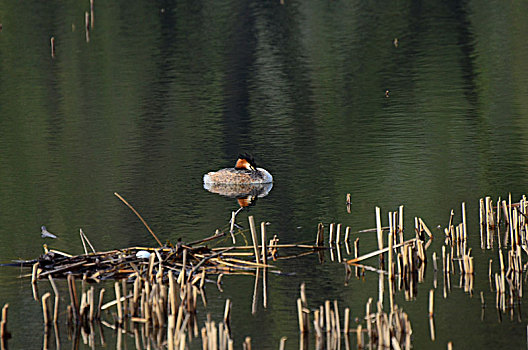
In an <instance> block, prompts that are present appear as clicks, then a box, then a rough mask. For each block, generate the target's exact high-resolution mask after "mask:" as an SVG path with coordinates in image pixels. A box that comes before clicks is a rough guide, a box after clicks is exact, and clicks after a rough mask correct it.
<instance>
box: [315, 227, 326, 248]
mask: <svg viewBox="0 0 528 350" xmlns="http://www.w3.org/2000/svg"><path fill="white" fill-rule="evenodd" d="M315 245H316V246H317V247H322V246H324V225H323V223H321V222H320V223H319V224H318V225H317V236H316V238H315Z"/></svg>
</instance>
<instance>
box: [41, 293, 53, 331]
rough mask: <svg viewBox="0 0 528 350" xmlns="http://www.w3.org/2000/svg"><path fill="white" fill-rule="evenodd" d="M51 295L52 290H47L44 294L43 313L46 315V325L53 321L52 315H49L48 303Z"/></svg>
mask: <svg viewBox="0 0 528 350" xmlns="http://www.w3.org/2000/svg"><path fill="white" fill-rule="evenodd" d="M50 296H51V293H50V292H47V293H46V294H44V295H43V296H42V315H43V316H44V325H46V327H48V326H49V324H50V323H51V319H50V315H49V305H48V299H49V297H50Z"/></svg>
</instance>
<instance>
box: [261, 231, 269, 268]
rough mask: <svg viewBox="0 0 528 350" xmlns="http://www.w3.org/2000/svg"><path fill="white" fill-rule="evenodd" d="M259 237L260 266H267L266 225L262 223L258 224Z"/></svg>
mask: <svg viewBox="0 0 528 350" xmlns="http://www.w3.org/2000/svg"><path fill="white" fill-rule="evenodd" d="M260 236H261V238H262V240H261V242H262V249H261V252H262V264H264V265H267V264H268V248H267V247H266V223H265V222H264V221H263V222H261V223H260Z"/></svg>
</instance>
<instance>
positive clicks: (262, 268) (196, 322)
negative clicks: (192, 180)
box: [0, 194, 528, 350]
mask: <svg viewBox="0 0 528 350" xmlns="http://www.w3.org/2000/svg"><path fill="white" fill-rule="evenodd" d="M116 195H117V194H116ZM122 200H123V201H124V199H122ZM124 202H125V204H127V205H129V204H128V203H126V201H124ZM479 203H480V206H479V217H480V239H481V248H482V249H483V250H492V249H496V254H497V258H496V259H489V268H488V271H489V272H488V275H489V276H488V277H489V286H490V291H491V292H492V293H494V294H495V307H496V309H497V311H499V312H498V315H499V320H500V319H501V317H502V315H503V314H506V313H509V314H510V317H511V318H512V319H513V318H514V317H515V315H517V317H518V319H519V321H520V320H521V312H520V304H521V298H522V295H523V286H522V284H523V272H524V271H525V270H526V268H527V265H528V264H526V263H523V261H522V251H523V250H524V251H525V252H527V253H528V249H527V243H528V216H527V214H526V213H527V212H528V202H527V201H526V196H523V197H522V198H521V200H520V201H519V202H518V203H513V202H512V199H511V195H510V196H509V198H508V200H507V201H506V200H501V199H500V198H499V199H498V200H497V201H496V202H495V201H493V200H492V199H491V198H490V197H485V198H483V199H481V200H480V201H479ZM350 204H351V201H350V197H349V196H348V197H347V206H350ZM129 206H130V205H129ZM130 207H131V206H130ZM131 209H132V210H133V211H134V212H135V213H136V215H138V217H139V218H140V219H141V220H142V222H143V223H144V224H145V226H146V227H147V229H148V230H149V232H150V233H151V234H152V235H153V237H154V238H155V239H156V242H157V243H158V245H159V247H157V248H151V247H131V248H125V249H119V250H111V251H106V252H97V251H96V250H95V249H94V247H93V246H92V244H91V243H90V241H89V239H88V237H87V236H86V235H85V234H84V233H83V232H82V230H81V231H80V236H81V240H82V243H83V247H84V251H85V254H82V255H76V256H72V255H69V254H66V253H63V252H60V251H57V250H53V249H47V247H45V253H44V254H43V255H42V256H41V257H39V258H37V259H34V260H27V261H17V262H16V264H17V265H21V266H26V267H31V268H32V273H31V285H32V288H33V293H34V299H35V300H37V301H39V302H40V303H41V305H42V319H43V323H44V325H45V332H44V340H43V348H45V349H47V348H50V344H51V335H52V334H53V333H54V334H55V342H56V346H55V347H56V348H59V347H60V344H59V339H60V337H59V330H58V328H59V327H58V320H59V317H64V315H65V316H66V322H67V324H68V325H69V327H68V332H69V333H70V334H71V336H72V337H73V339H75V340H74V341H77V342H79V341H80V339H82V340H83V342H84V343H85V344H87V345H89V346H90V347H92V348H95V344H96V342H98V340H97V334H96V333H97V330H99V339H100V340H99V342H100V343H101V344H102V345H104V344H105V340H104V333H103V329H104V328H110V329H112V330H113V331H115V332H116V335H117V341H118V348H121V347H120V346H121V342H122V340H123V337H131V338H133V339H134V342H135V344H136V348H155V349H171V350H172V349H185V348H187V347H188V346H189V345H190V343H191V342H193V341H194V342H201V345H202V348H203V349H226V350H229V349H233V348H234V347H235V340H234V338H233V336H232V329H231V308H232V304H231V301H230V300H229V299H227V300H226V301H225V308H224V315H223V318H221V320H219V321H213V317H212V316H211V315H210V314H207V316H206V319H205V320H204V317H203V316H202V321H200V319H199V317H198V313H199V311H198V309H201V307H200V306H199V305H200V304H201V305H202V307H203V309H206V307H207V298H206V294H205V286H206V284H209V285H215V286H216V287H217V288H218V289H219V290H222V289H221V288H222V287H221V285H222V278H223V277H224V276H229V275H232V274H243V275H249V276H254V278H255V288H254V295H253V304H252V312H253V313H255V311H256V300H257V299H258V297H257V291H258V290H259V287H258V286H259V283H260V280H262V284H263V288H262V289H263V291H262V293H263V296H262V300H263V306H264V308H266V307H267V287H266V284H267V282H266V281H267V277H266V276H267V274H268V273H270V272H272V273H276V274H282V272H281V271H280V270H279V269H278V268H277V267H275V266H273V265H272V263H274V262H277V261H280V260H283V259H295V258H299V257H302V256H305V255H309V254H317V255H318V257H319V261H320V262H321V263H322V262H324V260H325V254H329V256H330V261H332V262H336V263H341V264H343V266H345V285H346V284H348V283H349V281H350V280H351V279H352V278H353V276H355V277H356V278H364V276H365V274H366V272H373V273H376V274H377V275H378V279H379V287H378V293H379V295H378V298H377V302H376V303H374V301H373V298H370V299H369V300H368V302H367V303H366V305H365V311H366V312H365V315H361V316H356V317H353V316H352V315H351V309H350V308H344V309H343V308H340V306H339V305H338V301H337V300H325V301H324V302H323V303H322V304H321V305H318V306H314V305H309V304H308V300H307V297H306V286H305V285H304V283H303V284H302V285H301V287H300V295H299V297H298V298H297V299H296V301H292V305H296V310H297V319H298V323H299V333H300V338H299V348H300V349H307V348H308V344H309V343H310V342H311V339H313V340H314V342H315V348H316V349H340V346H341V343H342V341H344V343H345V346H346V349H349V348H350V340H351V339H350V337H351V336H354V335H355V343H356V344H357V348H358V349H362V348H366V347H368V348H374V347H377V348H387V349H410V348H411V347H412V344H411V342H412V327H411V323H410V320H409V317H408V315H407V314H406V313H405V312H404V311H403V310H402V309H401V308H400V307H399V306H398V305H396V303H395V302H394V296H395V294H396V292H398V291H400V292H401V293H402V294H403V296H404V298H405V300H414V299H415V298H416V297H417V292H418V284H420V283H423V282H424V281H425V272H426V267H427V265H428V262H432V264H431V265H432V269H433V286H432V287H433V288H431V289H430V290H429V295H428V297H429V308H428V312H427V313H426V315H427V316H428V319H429V328H430V337H431V340H432V341H435V339H436V337H437V335H436V332H435V326H434V317H435V307H434V304H435V295H436V294H437V293H436V289H437V288H438V281H437V279H438V278H437V274H438V273H439V272H440V273H442V275H443V282H444V283H443V294H442V295H443V297H444V299H445V298H448V297H449V294H450V293H451V288H452V281H451V280H452V278H454V276H455V274H457V273H458V274H459V276H460V282H459V288H460V289H462V290H464V292H466V293H467V294H468V295H470V296H472V295H473V293H474V291H473V281H474V275H475V268H474V264H475V261H474V257H473V253H472V248H470V247H469V241H470V239H471V238H472V236H470V235H469V234H468V230H467V223H466V205H465V203H462V204H461V218H460V222H459V223H455V222H454V221H455V211H454V210H451V213H450V215H449V221H448V224H447V226H446V227H445V229H444V234H445V236H444V241H443V245H442V247H441V252H440V251H438V252H437V251H435V252H432V254H431V255H429V259H428V254H427V250H428V248H429V247H430V244H431V240H432V238H433V234H432V232H431V230H430V229H429V228H428V226H427V225H426V224H425V222H424V220H423V219H422V218H419V217H415V218H414V232H412V236H411V237H404V236H405V235H404V233H405V232H404V221H403V206H400V207H399V208H397V210H395V211H389V212H388V213H387V218H388V222H387V223H388V224H387V226H383V225H382V220H381V216H382V215H381V209H380V208H377V207H376V208H375V217H376V227H374V228H369V229H365V230H360V231H352V229H351V228H350V227H348V226H345V225H343V224H340V223H330V224H328V225H326V226H325V225H324V224H322V223H320V224H319V225H318V227H317V231H316V237H315V242H313V243H309V242H301V243H295V244H284V243H279V238H278V237H277V236H276V235H273V236H272V238H271V239H269V237H267V233H266V224H265V223H264V222H263V223H261V224H260V237H259V232H258V228H259V226H257V225H256V224H255V221H254V218H253V217H251V216H250V217H249V220H248V224H249V225H248V226H249V230H248V231H246V232H245V233H247V237H249V239H245V241H246V242H245V244H244V245H230V246H221V243H222V242H224V241H225V240H224V238H227V239H229V238H231V239H232V240H233V242H235V235H234V220H235V218H236V214H234V215H233V216H232V220H231V222H230V225H229V227H230V229H229V230H226V231H224V232H221V231H217V232H215V234H214V235H212V236H210V237H207V238H205V239H202V240H199V241H196V242H189V243H182V242H178V243H177V244H176V245H171V244H169V243H167V244H165V245H163V244H162V243H161V241H160V240H159V239H158V238H157V237H156V236H155V234H154V233H153V232H152V230H150V228H149V227H148V225H147V224H146V222H144V220H143V219H142V218H141V217H140V215H139V213H137V212H136V211H135V210H134V209H133V208H132V207H131ZM245 233H244V232H242V231H239V232H238V234H241V235H244V234H245ZM367 234H374V235H376V238H377V249H375V250H374V251H371V252H366V253H363V254H360V240H361V238H362V236H363V235H367ZM244 238H245V236H244ZM211 244H212V245H217V246H210V245H211ZM495 246H496V247H495ZM361 248H362V249H364V248H363V247H361ZM89 250H91V252H89ZM343 250H345V254H343ZM440 259H441V266H440V265H439V260H440ZM373 260H374V261H375V262H374V263H369V261H370V262H372V261H373ZM494 261H495V264H494ZM261 277H262V279H261ZM60 279H62V280H65V281H66V283H67V287H68V288H67V290H68V292H67V293H68V297H69V302H68V303H66V304H65V305H62V306H61V305H60V302H61V301H62V302H64V300H66V299H68V297H64V296H62V299H61V295H59V289H58V288H57V286H56V281H57V280H60ZM43 280H47V282H49V283H50V286H51V291H52V292H53V293H51V291H50V292H47V293H45V294H44V295H42V296H40V295H39V293H38V285H39V283H42V281H43ZM103 281H112V282H113V285H111V287H110V289H111V290H108V291H107V290H105V288H98V287H99V286H100V284H99V283H100V282H103ZM47 282H46V283H47ZM104 286H105V287H106V288H109V287H108V283H105V284H104ZM387 287H388V293H385V291H386V288H387ZM109 295H111V300H110V301H108V296H109ZM386 295H388V298H389V300H388V302H385V301H384V298H385V297H386ZM105 296H106V298H105ZM480 299H481V304H482V317H484V310H485V309H486V307H487V305H486V300H485V299H486V293H484V291H480ZM104 300H107V301H106V302H105V301H104ZM7 307H8V306H7V305H6V306H4V309H3V312H2V322H1V331H2V334H1V337H0V338H1V339H2V348H7V342H6V339H8V338H9V332H8V331H7ZM61 307H62V309H61ZM64 308H65V309H66V310H65V311H64ZM384 308H385V309H386V310H384ZM200 323H202V325H201V326H200ZM52 330H53V332H52ZM286 340H287V339H286V337H283V338H281V340H280V344H278V346H279V348H280V349H284V348H285V347H286ZM4 344H5V346H4ZM449 344H450V345H451V346H452V343H451V342H449ZM251 346H252V345H251V338H250V337H246V338H245V339H243V341H240V343H239V344H238V347H242V348H244V349H251Z"/></svg>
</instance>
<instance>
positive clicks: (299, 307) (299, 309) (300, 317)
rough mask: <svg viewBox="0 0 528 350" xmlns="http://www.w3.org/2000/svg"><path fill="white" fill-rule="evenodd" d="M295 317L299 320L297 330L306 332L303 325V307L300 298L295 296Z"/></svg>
mask: <svg viewBox="0 0 528 350" xmlns="http://www.w3.org/2000/svg"><path fill="white" fill-rule="evenodd" d="M297 317H298V320H299V331H300V332H301V333H305V332H306V327H305V325H304V316H303V307H302V301H301V298H297Z"/></svg>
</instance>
